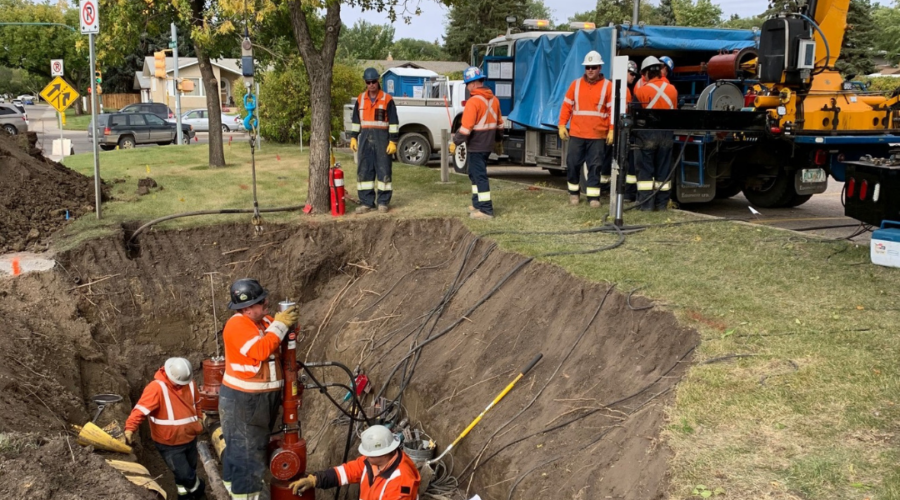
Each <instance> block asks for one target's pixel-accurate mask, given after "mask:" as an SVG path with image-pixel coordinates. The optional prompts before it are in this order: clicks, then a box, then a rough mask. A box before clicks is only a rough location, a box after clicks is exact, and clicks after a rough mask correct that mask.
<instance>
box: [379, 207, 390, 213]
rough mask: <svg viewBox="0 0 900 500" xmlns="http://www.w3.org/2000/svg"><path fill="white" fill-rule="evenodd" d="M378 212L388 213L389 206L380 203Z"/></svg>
mask: <svg viewBox="0 0 900 500" xmlns="http://www.w3.org/2000/svg"><path fill="white" fill-rule="evenodd" d="M378 213H380V214H386V213H388V206H387V205H378Z"/></svg>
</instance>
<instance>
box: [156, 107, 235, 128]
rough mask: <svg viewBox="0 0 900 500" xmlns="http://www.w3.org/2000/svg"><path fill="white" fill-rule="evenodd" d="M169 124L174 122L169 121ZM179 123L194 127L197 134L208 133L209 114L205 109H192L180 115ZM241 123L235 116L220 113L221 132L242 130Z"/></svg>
mask: <svg viewBox="0 0 900 500" xmlns="http://www.w3.org/2000/svg"><path fill="white" fill-rule="evenodd" d="M169 121H170V122H174V121H175V120H173V119H170V120H169ZM181 123H186V124H188V125H191V126H193V127H194V130H196V131H198V132H208V131H209V112H208V111H207V110H205V109H192V110H190V111H188V112H187V113H185V114H183V115H181ZM243 128H244V126H243V122H242V121H241V119H240V117H239V116H237V115H226V114H225V113H222V132H231V131H232V130H243Z"/></svg>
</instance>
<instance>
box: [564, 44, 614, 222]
mask: <svg viewBox="0 0 900 500" xmlns="http://www.w3.org/2000/svg"><path fill="white" fill-rule="evenodd" d="M581 65H582V66H584V76H582V77H579V78H578V79H577V80H575V81H573V82H572V84H571V85H569V90H568V92H566V97H565V100H564V101H563V105H562V108H560V110H559V138H560V139H562V140H564V141H565V140H568V141H569V147H568V150H567V154H566V172H567V176H568V179H567V184H568V188H569V203H570V204H572V205H577V204H578V202H579V194H580V191H581V190H580V188H579V181H580V179H581V178H582V176H583V177H584V181H585V194H586V195H587V199H588V201H589V202H590V206H591V207H593V208H598V207H599V206H600V185H601V183H603V181H604V180H605V181H606V185H607V189H608V186H609V174H607V175H605V176H604V177H605V179H601V178H600V175H599V174H600V169H601V168H602V166H603V162H604V160H605V158H606V157H607V156H608V154H609V153H610V152H608V151H607V149H608V148H607V145H608V144H612V142H613V137H614V132H613V126H612V121H611V120H610V116H611V115H612V110H613V90H614V89H613V83H612V81H610V80H608V79H606V78H604V77H603V73H601V70H602V69H603V58H602V57H600V53H598V52H597V51H594V50H592V51H590V52H588V53H587V55H586V56H585V57H584V61H583V62H582V63H581ZM570 119H571V122H572V125H571V131H569V130H566V125H567V124H568V123H569V120H570ZM585 164H586V165H587V167H586V169H585V170H584V175H582V165H585Z"/></svg>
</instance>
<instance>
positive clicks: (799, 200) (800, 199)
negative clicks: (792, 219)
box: [785, 193, 813, 208]
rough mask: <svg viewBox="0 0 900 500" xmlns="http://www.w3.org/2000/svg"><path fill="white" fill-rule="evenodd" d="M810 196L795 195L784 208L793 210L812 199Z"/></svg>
mask: <svg viewBox="0 0 900 500" xmlns="http://www.w3.org/2000/svg"><path fill="white" fill-rule="evenodd" d="M812 197H813V195H811V194H796V193H794V196H793V197H792V198H791V200H790V201H789V202H788V203H787V204H786V205H785V208H794V207H799V206H800V205H802V204H804V203H806V202H807V201H809V200H810V198H812Z"/></svg>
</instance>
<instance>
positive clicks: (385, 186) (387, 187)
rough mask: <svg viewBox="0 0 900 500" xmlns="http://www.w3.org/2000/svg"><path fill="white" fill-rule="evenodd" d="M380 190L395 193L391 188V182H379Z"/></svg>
mask: <svg viewBox="0 0 900 500" xmlns="http://www.w3.org/2000/svg"><path fill="white" fill-rule="evenodd" d="M378 190H379V191H393V189H392V188H391V183H390V182H381V181H378Z"/></svg>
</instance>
